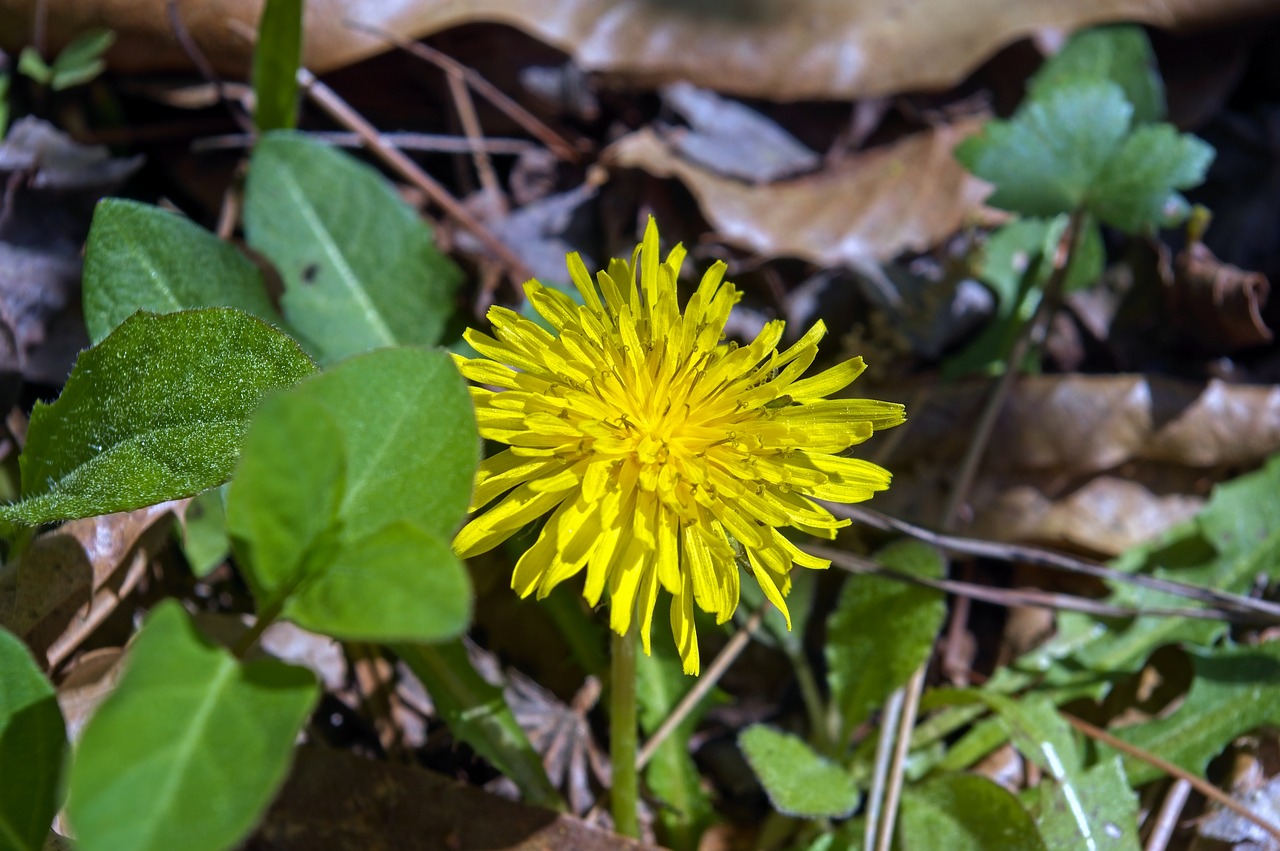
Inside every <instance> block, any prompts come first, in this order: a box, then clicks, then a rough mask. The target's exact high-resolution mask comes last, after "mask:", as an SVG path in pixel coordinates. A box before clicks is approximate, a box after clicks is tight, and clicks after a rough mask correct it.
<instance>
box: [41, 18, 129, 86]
mask: <svg viewBox="0 0 1280 851" xmlns="http://www.w3.org/2000/svg"><path fill="white" fill-rule="evenodd" d="M115 40H116V34H115V33H114V32H112V31H111V30H104V29H97V30H89V31H88V32H84V33H81V34H80V35H78V36H76V37H75V38H74V39H72V40H71V43H70V44H68V45H67V46H66V47H64V48H63V49H62V52H61V53H59V54H58V57H57V58H56V59H54V60H53V68H52V75H51V76H50V79H49V88H51V89H53V90H54V91H55V92H56V91H61V90H62V89H69V88H71V87H72V86H78V85H80V84H81V83H87V82H89V81H90V80H92V79H93V78H94V77H96V76H98V75H99V74H101V73H102V72H103V70H104V69H105V68H106V67H107V63H106V62H105V61H104V60H103V58H102V55H103V54H104V53H106V52H107V49H108V48H110V47H111V45H112V44H114V43H115Z"/></svg>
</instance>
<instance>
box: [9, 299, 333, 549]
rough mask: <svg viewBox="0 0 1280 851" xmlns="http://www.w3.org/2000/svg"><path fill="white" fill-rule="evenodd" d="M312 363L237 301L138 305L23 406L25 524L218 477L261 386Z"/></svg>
mask: <svg viewBox="0 0 1280 851" xmlns="http://www.w3.org/2000/svg"><path fill="white" fill-rule="evenodd" d="M313 369H314V365H313V364H312V363H311V360H310V359H309V358H308V357H307V356H306V355H305V354H304V353H303V352H302V350H301V349H300V348H298V345H297V343H295V342H294V341H293V340H292V339H290V338H289V337H287V336H285V335H284V334H281V333H280V332H279V331H276V330H275V329H274V328H271V327H270V326H268V325H266V324H264V323H263V322H261V321H259V320H258V319H255V318H253V317H252V316H249V315H247V314H245V313H241V312H240V311H238V310H227V309H223V308H210V309H205V310H193V311H187V312H183V313H171V314H168V315H166V316H156V315H154V314H148V313H139V314H136V315H135V316H133V317H132V318H130V319H128V320H127V321H126V322H124V324H122V325H121V326H120V327H119V328H117V329H116V330H115V331H114V332H112V334H111V335H110V336H109V337H107V339H105V340H103V341H102V342H101V343H99V344H98V345H97V346H94V347H93V348H91V349H88V350H87V351H85V352H82V353H81V354H80V357H79V358H77V359H76V365H75V368H74V369H72V371H71V377H70V378H68V379H67V384H66V387H65V388H64V389H63V391H62V395H61V396H60V397H59V398H58V400H57V401H56V402H54V403H53V404H51V405H46V404H43V403H37V404H36V406H35V409H34V410H33V411H32V413H31V424H30V427H29V437H28V440H27V446H26V451H24V452H23V454H22V458H21V467H22V491H23V497H24V499H23V500H22V501H21V502H17V503H14V504H11V505H5V506H0V520H3V521H7V522H9V523H12V524H28V525H34V524H38V523H47V522H50V521H53V520H65V519H70V518H75V517H88V516H91V515H94V514H107V513H110V512H114V511H128V510H131V509H134V508H140V507H142V506H144V505H153V504H155V503H157V502H163V501H165V500H168V499H177V498H179V497H184V496H192V495H193V494H196V493H199V492H200V491H202V490H205V489H207V488H211V487H214V486H215V485H218V484H221V483H222V482H223V481H224V480H225V479H226V478H227V476H228V475H229V474H230V472H231V469H232V467H233V466H234V464H235V460H236V455H237V454H238V453H239V450H240V440H241V438H242V436H243V434H244V430H245V428H246V426H247V425H248V420H249V416H250V415H251V414H252V413H253V409H254V408H255V407H257V405H258V401H259V399H261V397H262V396H263V394H265V393H266V392H267V391H269V390H272V389H275V388H277V387H283V386H286V385H289V384H292V383H294V382H296V381H297V380H298V379H300V378H302V377H303V376H305V375H307V374H308V373H309V372H311V371H312V370H313Z"/></svg>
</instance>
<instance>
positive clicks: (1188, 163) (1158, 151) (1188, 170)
mask: <svg viewBox="0 0 1280 851" xmlns="http://www.w3.org/2000/svg"><path fill="white" fill-rule="evenodd" d="M1213 155H1214V151H1213V148H1212V147H1211V146H1209V145H1208V144H1206V143H1205V142H1202V141H1200V140H1199V139H1197V138H1196V137H1195V136H1192V135H1190V134H1189V133H1179V132H1178V131H1177V130H1176V129H1174V128H1173V127H1172V126H1171V125H1169V124H1151V125H1147V126H1144V127H1139V128H1137V129H1136V130H1134V131H1133V133H1132V134H1131V135H1130V136H1129V138H1127V139H1125V140H1124V144H1122V145H1121V146H1120V149H1119V150H1118V151H1117V152H1116V154H1115V156H1113V157H1112V158H1111V159H1110V160H1109V161H1108V162H1107V165H1106V167H1105V168H1104V169H1103V170H1102V171H1101V173H1100V174H1099V175H1098V180H1097V184H1096V186H1095V187H1094V188H1093V190H1092V192H1091V193H1090V198H1089V209H1090V210H1091V211H1092V212H1093V214H1094V215H1096V216H1097V217H1098V218H1099V219H1101V220H1102V221H1104V222H1106V223H1107V224H1109V225H1111V226H1113V227H1117V228H1119V229H1120V230H1123V231H1127V232H1129V233H1135V232H1137V231H1139V230H1141V229H1142V228H1143V227H1145V226H1146V225H1148V224H1152V223H1156V222H1162V223H1163V221H1164V220H1165V219H1166V216H1165V209H1166V208H1167V207H1170V205H1172V206H1173V208H1174V209H1175V211H1176V209H1181V208H1186V206H1187V205H1186V203H1185V202H1183V201H1182V196H1181V195H1179V194H1178V193H1177V192H1175V191H1174V190H1175V189H1189V188H1191V187H1193V186H1198V185H1199V184H1200V183H1202V182H1203V181H1204V175H1205V171H1206V170H1207V169H1208V168H1209V163H1211V162H1213ZM1179 204H1181V206H1180V207H1179ZM1183 215H1185V209H1184V212H1183ZM1174 219H1175V221H1176V220H1177V219H1176V216H1175V217H1174Z"/></svg>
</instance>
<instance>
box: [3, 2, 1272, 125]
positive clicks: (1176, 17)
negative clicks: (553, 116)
mask: <svg viewBox="0 0 1280 851" xmlns="http://www.w3.org/2000/svg"><path fill="white" fill-rule="evenodd" d="M166 2H167V0H48V2H46V3H44V4H43V5H44V6H45V8H46V9H47V16H48V26H49V31H50V36H51V38H50V41H51V43H52V44H53V45H55V46H56V45H58V44H61V43H65V41H66V40H67V39H68V38H69V37H71V36H72V35H74V34H75V33H77V32H80V31H83V30H85V29H88V28H90V27H100V26H107V27H110V28H112V29H114V30H116V31H117V32H118V33H119V35H120V40H119V41H118V42H117V44H116V47H115V48H114V50H113V51H112V53H111V55H110V59H111V61H112V62H113V63H114V64H115V65H116V67H118V68H121V69H128V70H148V71H151V70H157V69H164V68H173V67H184V68H188V67H190V62H189V61H187V60H186V58H185V56H184V55H183V53H182V51H181V50H180V49H179V48H178V46H177V43H176V40H175V39H174V38H173V36H172V34H171V32H170V27H169V23H168V20H167V18H166V14H165V6H166ZM38 5H40V4H36V3H33V2H31V0H0V33H3V34H5V35H4V39H5V41H6V43H5V44H3V47H4V48H5V49H8V50H13V49H14V48H15V47H20V46H21V44H23V43H25V40H26V39H27V38H28V34H29V33H31V31H32V23H31V17H32V14H33V10H34V9H35V8H36V7H37V6H38ZM177 6H178V8H179V9H180V10H181V13H182V17H183V19H184V21H185V23H186V26H187V28H188V29H189V30H190V31H191V32H192V33H193V34H194V36H195V38H196V41H197V42H198V43H199V44H200V45H201V47H202V48H203V50H204V51H205V52H206V53H207V54H208V55H209V56H210V57H212V59H213V60H214V62H215V64H216V65H218V67H219V68H221V69H223V70H224V71H228V72H230V73H233V74H247V72H248V68H249V54H250V46H249V44H248V40H247V38H246V37H245V35H244V32H245V31H246V30H248V31H252V29H253V27H254V24H255V23H256V22H257V20H258V15H259V13H260V10H261V8H262V2H261V0H181V2H178V3H177ZM1274 8H1275V5H1274V3H1272V2H1269V0H1077V2H1074V3H1062V2H1060V0H1024V2H1020V3H1010V2H1008V0H931V2H915V3H903V2H900V0H866V2H857V3H851V2H848V0H791V2H785V3H784V2H775V1H774V0H698V2H693V3H683V4H682V3H672V2H652V0H539V2H532V1H531V0H468V2H465V3H464V2H458V0H417V2H408V3H382V2H378V0H309V2H308V3H307V13H306V14H307V19H306V23H307V38H306V61H307V63H308V64H309V65H310V66H312V68H313V70H317V71H324V70H329V69H332V68H338V67H341V66H343V65H347V64H350V63H351V62H354V61H356V60H358V59H362V58H364V57H366V56H369V55H372V54H374V53H377V52H379V51H380V50H381V49H382V47H381V45H379V43H378V42H377V41H376V40H374V39H372V38H369V37H368V36H366V35H363V34H361V33H358V32H353V31H351V29H350V28H349V27H347V26H346V25H345V23H344V21H345V20H347V19H354V20H357V21H360V22H361V23H365V24H373V25H376V26H378V27H381V28H383V29H386V30H390V31H392V32H395V33H397V34H398V35H400V36H403V37H408V38H420V37H422V36H425V35H428V34H431V33H435V32H440V31H441V30H445V29H449V28H450V27H456V26H461V25H463V24H470V23H479V22H492V23H501V24H508V25H510V26H514V27H518V28H520V29H522V30H524V31H525V32H527V33H529V34H530V35H532V36H534V37H535V38H538V39H541V40H542V41H544V42H546V43H548V44H551V45H553V46H555V47H557V48H559V49H561V50H563V51H565V52H566V53H569V54H570V55H572V56H573V57H574V58H575V59H576V60H577V61H578V63H579V64H581V65H582V66H583V67H584V68H586V69H587V70H589V71H602V72H607V73H610V74H616V75H621V76H625V77H627V78H630V79H632V80H634V81H637V82H642V83H651V84H654V85H657V84H662V83H669V82H674V81H676V80H688V81H690V82H692V83H695V84H697V85H700V86H706V87H708V88H713V89H718V90H720V91H724V92H733V93H737V94H743V95H750V96H755V97H766V98H774V99H778V100H796V99H804V98H837V99H847V98H860V97H866V96H869V95H878V94H888V93H895V92H900V91H906V90H917V89H943V88H947V87H949V86H951V85H952V84H954V83H956V82H957V81H959V80H961V79H962V78H963V77H964V76H965V75H967V74H968V73H969V72H970V71H972V70H973V69H974V68H975V67H976V66H977V65H979V64H980V63H981V62H982V61H983V60H984V59H986V58H987V57H988V56H990V55H991V54H992V53H993V52H995V51H996V50H998V49H1000V48H1001V47H1003V46H1004V45H1007V44H1009V43H1011V42H1013V41H1015V40H1017V39H1019V38H1022V37H1024V36H1028V35H1031V34H1033V33H1037V32H1040V31H1043V30H1045V29H1068V30H1069V29H1076V28H1078V27H1084V26H1088V25H1091V24H1096V23H1103V22H1107V21H1137V22H1141V23H1147V24H1153V25H1155V26H1158V27H1166V28H1183V29H1185V28H1190V27H1194V26H1203V25H1206V24H1212V23H1218V22H1222V21H1225V20H1231V19H1234V18H1239V17H1242V16H1246V15H1262V14H1266V13H1269V12H1273V11H1274Z"/></svg>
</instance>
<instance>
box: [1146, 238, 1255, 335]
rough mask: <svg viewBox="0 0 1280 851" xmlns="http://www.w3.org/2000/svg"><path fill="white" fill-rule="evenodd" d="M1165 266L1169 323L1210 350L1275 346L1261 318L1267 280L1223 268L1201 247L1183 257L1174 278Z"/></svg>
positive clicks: (1190, 247)
mask: <svg viewBox="0 0 1280 851" xmlns="http://www.w3.org/2000/svg"><path fill="white" fill-rule="evenodd" d="M1161 266H1162V268H1161V273H1162V276H1163V277H1165V299H1166V302H1167V304H1168V308H1169V317H1170V319H1171V320H1172V321H1173V324H1174V326H1175V327H1176V328H1177V329H1178V330H1179V331H1180V332H1181V333H1183V334H1185V335H1186V336H1188V337H1190V338H1191V339H1193V340H1195V341H1196V342H1197V343H1198V344H1199V345H1200V346H1202V347H1203V348H1204V349H1205V350H1206V351H1209V352H1214V353H1227V352H1234V351H1238V350H1239V349H1244V348H1248V347H1250V346H1260V345H1262V344H1264V343H1269V342H1270V341H1271V338H1272V337H1273V336H1274V335H1273V334H1272V332H1271V329H1270V328H1268V327H1267V323H1266V322H1264V321H1263V319H1262V308H1263V307H1264V306H1265V305H1266V303H1267V297H1268V296H1269V295H1270V294H1271V282H1270V281H1268V280H1267V276H1266V275H1263V274H1261V273H1259V272H1247V271H1245V270H1244V269H1241V268H1239V267H1238V266H1232V265H1231V264H1230V263H1223V262H1222V261H1221V260H1219V259H1218V258H1217V257H1215V256H1214V254H1213V252H1212V251H1210V250H1209V249H1208V247H1207V246H1205V244H1204V243H1202V242H1193V243H1191V244H1190V245H1188V246H1187V247H1186V248H1185V249H1183V250H1182V251H1181V252H1179V254H1178V256H1177V259H1175V260H1174V263H1173V270H1172V277H1171V278H1170V276H1169V275H1168V274H1167V271H1166V270H1167V267H1166V266H1165V264H1161Z"/></svg>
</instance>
